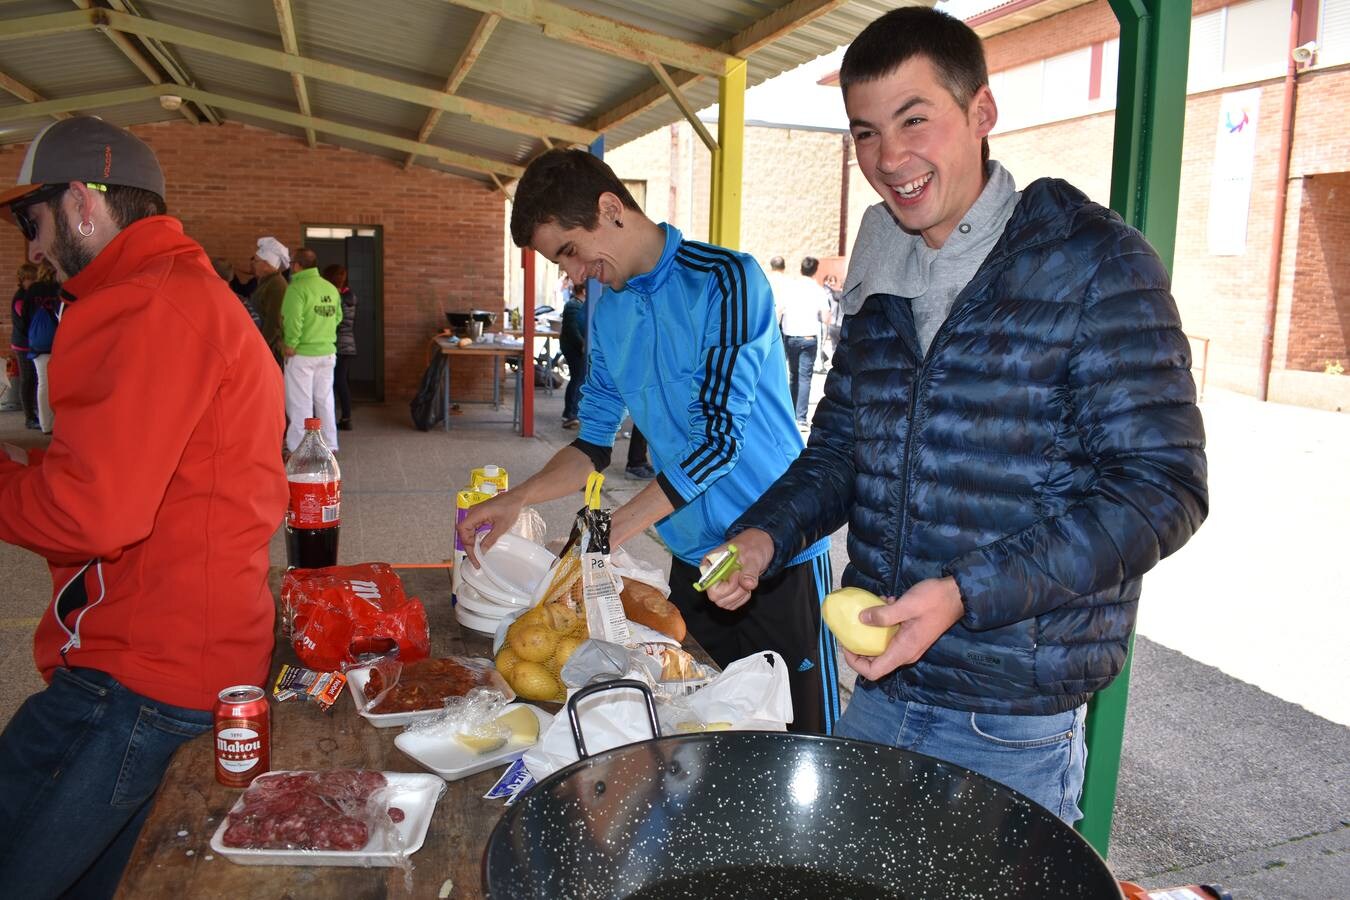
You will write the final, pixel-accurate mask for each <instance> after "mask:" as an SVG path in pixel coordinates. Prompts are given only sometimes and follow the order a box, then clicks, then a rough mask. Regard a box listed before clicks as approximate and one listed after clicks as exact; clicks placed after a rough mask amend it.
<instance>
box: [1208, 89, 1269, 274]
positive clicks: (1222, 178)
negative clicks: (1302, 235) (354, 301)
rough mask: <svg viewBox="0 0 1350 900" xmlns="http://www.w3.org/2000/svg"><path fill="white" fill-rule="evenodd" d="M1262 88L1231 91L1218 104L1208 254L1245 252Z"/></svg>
mask: <svg viewBox="0 0 1350 900" xmlns="http://www.w3.org/2000/svg"><path fill="white" fill-rule="evenodd" d="M1260 108H1261V89H1260V88H1252V89H1251V90H1246V91H1231V92H1229V93H1226V94H1224V95H1223V97H1222V98H1221V99H1220V101H1219V121H1218V122H1217V123H1216V125H1215V129H1214V167H1213V170H1212V173H1211V181H1210V186H1209V252H1210V254H1211V255H1212V256H1240V255H1242V254H1243V253H1245V252H1246V251H1247V212H1248V209H1249V207H1250V206H1251V199H1252V168H1253V166H1254V164H1255V161H1256V122H1257V116H1258V113H1259V112H1260Z"/></svg>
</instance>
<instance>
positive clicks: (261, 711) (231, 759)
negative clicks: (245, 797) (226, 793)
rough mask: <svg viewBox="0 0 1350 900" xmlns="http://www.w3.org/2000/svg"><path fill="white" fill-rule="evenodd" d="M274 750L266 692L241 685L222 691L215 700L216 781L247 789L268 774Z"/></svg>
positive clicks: (251, 686) (258, 688)
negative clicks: (261, 776) (254, 780)
mask: <svg viewBox="0 0 1350 900" xmlns="http://www.w3.org/2000/svg"><path fill="white" fill-rule="evenodd" d="M271 747H272V725H271V716H270V711H269V710H268V708H267V694H266V693H264V692H263V689H262V688H260V687H254V686H253V685H250V684H239V685H235V686H234V687H230V688H226V689H225V690H223V691H221V692H220V695H219V697H218V698H217V700H216V781H219V782H220V783H221V784H223V785H225V786H226V787H232V788H246V787H248V786H249V785H250V784H251V783H252V782H253V779H255V778H257V777H258V776H259V775H261V774H262V773H264V772H266V771H267V769H268V767H269V763H270V759H269V757H270V756H271Z"/></svg>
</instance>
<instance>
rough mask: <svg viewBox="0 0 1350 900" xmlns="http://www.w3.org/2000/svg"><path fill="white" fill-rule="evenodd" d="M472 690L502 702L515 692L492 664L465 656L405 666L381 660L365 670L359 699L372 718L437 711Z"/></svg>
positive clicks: (392, 660)
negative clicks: (482, 691) (499, 698)
mask: <svg viewBox="0 0 1350 900" xmlns="http://www.w3.org/2000/svg"><path fill="white" fill-rule="evenodd" d="M474 690H484V691H490V692H492V693H495V694H497V695H498V696H500V697H501V698H502V699H503V701H510V700H514V699H515V692H514V691H512V690H511V687H510V685H508V684H507V683H506V681H505V680H503V678H502V676H501V675H500V673H498V671H497V669H496V667H495V666H493V664H492V662H491V661H489V660H486V659H476V658H473V657H467V656H448V657H442V658H439V659H423V660H418V661H416V662H411V663H405V662H403V661H402V660H398V659H383V660H380V661H379V662H377V663H375V664H374V665H372V666H371V667H370V669H369V670H368V677H367V680H366V684H365V688H364V697H363V699H364V700H365V702H366V712H367V713H370V714H372V715H384V714H386V713H401V712H416V711H421V710H435V709H441V708H442V707H444V706H445V704H446V701H447V700H449V699H451V698H456V697H464V696H465V695H467V694H469V693H470V692H471V691H474Z"/></svg>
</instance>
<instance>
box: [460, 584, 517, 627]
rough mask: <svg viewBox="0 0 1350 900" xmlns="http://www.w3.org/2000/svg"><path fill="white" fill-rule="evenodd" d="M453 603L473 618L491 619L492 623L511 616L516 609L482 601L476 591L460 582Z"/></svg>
mask: <svg viewBox="0 0 1350 900" xmlns="http://www.w3.org/2000/svg"><path fill="white" fill-rule="evenodd" d="M455 603H456V605H457V606H462V607H464V608H465V609H466V610H468V611H469V612H471V613H473V614H474V615H475V616H481V617H482V618H484V619H492V620H493V621H496V620H497V619H501V618H504V617H506V616H509V615H511V611H512V610H514V609H516V608H517V607H514V606H499V605H497V604H496V603H492V602H490V601H487V600H484V599H483V598H482V596H481V595H480V594H479V593H478V591H476V590H474V589H473V588H472V587H470V586H469V585H467V584H465V583H464V582H462V581H461V582H460V583H459V590H458V591H456V592H455Z"/></svg>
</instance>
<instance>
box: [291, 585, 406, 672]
mask: <svg viewBox="0 0 1350 900" xmlns="http://www.w3.org/2000/svg"><path fill="white" fill-rule="evenodd" d="M281 606H282V614H283V616H284V621H285V628H286V631H287V633H288V634H289V635H290V638H291V646H292V647H294V648H295V653H296V655H297V656H299V657H300V660H301V662H303V663H304V664H305V665H307V666H309V667H310V668H313V669H321V670H324V671H334V670H342V671H346V670H347V669H349V668H351V667H352V666H359V665H364V664H366V663H369V662H372V661H374V660H376V659H379V658H381V657H386V656H397V658H398V659H400V660H402V661H403V662H412V661H414V660H418V659H424V658H426V657H427V656H428V655H429V654H430V653H431V638H430V636H429V635H428V633H427V614H426V610H425V609H423V608H422V601H420V600H418V599H417V598H416V597H412V598H409V597H406V596H404V594H403V582H402V581H401V580H400V579H399V577H398V575H396V574H394V570H393V569H392V568H391V567H390V566H389V564H388V563H362V564H361V565H358V566H329V567H328V568H324V569H291V570H290V571H288V572H287V573H286V575H285V577H284V578H283V579H282V582H281Z"/></svg>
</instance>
